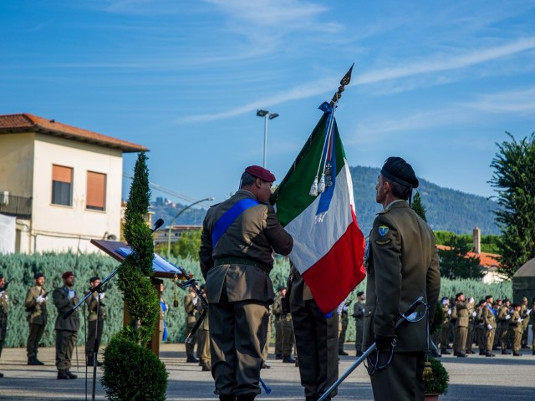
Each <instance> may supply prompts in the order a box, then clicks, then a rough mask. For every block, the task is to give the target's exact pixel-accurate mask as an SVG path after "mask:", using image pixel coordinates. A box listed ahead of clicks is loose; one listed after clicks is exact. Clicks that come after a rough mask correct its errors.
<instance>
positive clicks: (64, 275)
mask: <svg viewBox="0 0 535 401" xmlns="http://www.w3.org/2000/svg"><path fill="white" fill-rule="evenodd" d="M71 276H72V277H74V273H73V272H71V271H69V272H65V273H63V276H61V278H68V277H71Z"/></svg>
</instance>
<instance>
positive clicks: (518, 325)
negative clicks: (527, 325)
mask: <svg viewBox="0 0 535 401" xmlns="http://www.w3.org/2000/svg"><path fill="white" fill-rule="evenodd" d="M521 311H522V305H519V304H514V305H513V314H512V316H511V323H510V325H511V329H512V330H513V355H514V356H521V355H522V354H521V353H520V348H521V346H522V321H523V319H522V318H521V317H520V313H521Z"/></svg>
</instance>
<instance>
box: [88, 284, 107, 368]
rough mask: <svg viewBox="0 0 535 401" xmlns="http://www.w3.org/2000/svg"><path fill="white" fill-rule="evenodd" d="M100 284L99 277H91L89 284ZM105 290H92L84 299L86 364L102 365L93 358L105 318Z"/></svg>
mask: <svg viewBox="0 0 535 401" xmlns="http://www.w3.org/2000/svg"><path fill="white" fill-rule="evenodd" d="M99 284H100V278H99V277H96V276H95V277H91V278H90V279H89V285H90V286H91V288H95V287H97V286H98V285H99ZM104 296H105V292H103V291H100V292H99V291H94V292H92V293H91V295H90V296H89V297H88V298H87V299H86V300H85V303H86V305H87V312H88V315H87V341H86V343H85V358H86V364H87V366H93V365H94V364H95V363H96V365H97V366H102V363H101V362H100V361H99V360H98V359H97V358H95V357H96V356H97V355H98V349H99V347H100V340H101V338H102V331H103V330H104V319H105V318H106V312H105V306H104V303H103V302H102V299H104Z"/></svg>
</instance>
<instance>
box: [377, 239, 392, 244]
mask: <svg viewBox="0 0 535 401" xmlns="http://www.w3.org/2000/svg"><path fill="white" fill-rule="evenodd" d="M391 242H392V240H391V239H390V238H389V239H387V240H385V241H379V240H375V243H376V244H377V245H386V244H390V243H391Z"/></svg>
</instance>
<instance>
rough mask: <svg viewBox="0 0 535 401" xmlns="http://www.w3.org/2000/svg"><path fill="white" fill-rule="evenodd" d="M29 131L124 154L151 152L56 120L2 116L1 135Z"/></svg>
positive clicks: (15, 115)
mask: <svg viewBox="0 0 535 401" xmlns="http://www.w3.org/2000/svg"><path fill="white" fill-rule="evenodd" d="M28 131H31V132H40V133H43V134H47V135H53V136H59V137H63V138H68V139H72V140H75V141H80V142H86V143H92V144H95V145H100V146H105V147H109V148H114V149H120V150H122V151H123V152H124V153H129V152H146V151H148V150H149V149H148V148H146V147H145V146H142V145H138V144H136V143H132V142H128V141H123V140H122V139H117V138H113V137H111V136H106V135H102V134H98V133H96V132H92V131H88V130H85V129H82V128H77V127H73V126H72V125H67V124H63V123H60V122H57V121H54V120H47V119H46V118H43V117H38V116H34V115H33V114H29V113H23V114H4V115H0V134H1V133H17V132H28Z"/></svg>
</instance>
